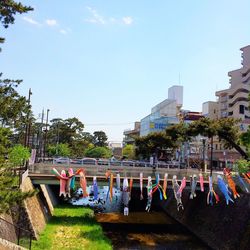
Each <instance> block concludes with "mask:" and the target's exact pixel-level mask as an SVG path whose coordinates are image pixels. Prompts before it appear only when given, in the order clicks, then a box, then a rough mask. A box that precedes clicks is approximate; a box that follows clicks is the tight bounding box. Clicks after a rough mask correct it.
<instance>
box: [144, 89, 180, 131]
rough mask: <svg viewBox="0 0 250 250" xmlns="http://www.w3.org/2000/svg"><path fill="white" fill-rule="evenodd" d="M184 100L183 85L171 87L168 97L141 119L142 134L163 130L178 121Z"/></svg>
mask: <svg viewBox="0 0 250 250" xmlns="http://www.w3.org/2000/svg"><path fill="white" fill-rule="evenodd" d="M182 100H183V86H177V85H175V86H172V87H171V88H169V89H168V99H165V100H164V101H162V102H160V103H159V104H157V105H156V106H154V107H153V108H152V109H151V114H149V115H148V116H146V117H144V118H143V119H142V120H141V128H140V136H146V135H147V134H149V133H151V132H159V131H163V130H164V129H165V128H166V127H167V126H169V125H172V124H176V123H178V122H179V115H180V109H181V106H182V103H183V101H182Z"/></svg>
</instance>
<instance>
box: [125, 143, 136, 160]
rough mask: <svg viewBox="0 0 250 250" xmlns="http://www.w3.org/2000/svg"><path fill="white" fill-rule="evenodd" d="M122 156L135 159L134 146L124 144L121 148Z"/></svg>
mask: <svg viewBox="0 0 250 250" xmlns="http://www.w3.org/2000/svg"><path fill="white" fill-rule="evenodd" d="M122 156H123V158H126V159H135V146H134V145H126V146H125V147H124V148H123V149H122Z"/></svg>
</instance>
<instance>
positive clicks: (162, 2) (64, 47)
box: [0, 0, 250, 141]
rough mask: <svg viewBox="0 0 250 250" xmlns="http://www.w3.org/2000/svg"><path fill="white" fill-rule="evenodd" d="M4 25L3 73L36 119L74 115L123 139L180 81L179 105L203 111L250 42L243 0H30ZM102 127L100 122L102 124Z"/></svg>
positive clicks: (247, 4)
mask: <svg viewBox="0 0 250 250" xmlns="http://www.w3.org/2000/svg"><path fill="white" fill-rule="evenodd" d="M22 3H25V4H27V5H31V6H33V7H34V8H35V10H34V11H33V12H30V13H28V14H25V15H18V16H17V18H16V22H15V24H14V25H11V26H10V27H9V28H8V29H6V30H3V28H1V33H0V34H1V36H4V37H5V38H6V43H5V44H4V45H3V46H2V49H3V51H2V53H1V54H0V72H3V73H4V77H6V78H7V77H8V78H13V79H23V80H24V82H23V83H22V85H21V86H20V91H21V93H22V94H24V95H27V93H28V89H29V88H31V89H32V92H33V95H32V105H33V110H34V113H35V116H36V117H38V114H39V113H41V110H42V109H43V107H44V108H45V109H47V108H49V109H50V110H51V111H50V118H51V119H52V118H56V117H61V118H64V119H66V118H69V117H74V116H75V117H77V118H79V119H80V120H81V121H82V122H83V123H84V124H85V131H88V132H91V133H92V132H94V131H97V130H103V131H105V132H106V133H107V135H108V137H109V140H110V141H122V138H123V130H124V129H128V128H133V122H134V121H138V120H140V119H142V118H143V117H145V116H146V115H148V114H149V113H150V110H151V107H153V106H154V105H156V104H157V103H159V102H161V101H162V100H164V99H166V98H167V92H168V88H169V87H171V86H172V85H176V84H179V75H180V83H181V85H183V86H184V106H183V108H184V109H189V110H193V111H201V109H202V103H203V102H205V101H208V100H215V95H214V93H215V91H216V90H220V89H225V88H228V87H229V83H228V76H227V72H228V71H230V70H233V69H237V68H239V67H240V66H241V64H240V63H241V53H240V50H239V49H240V48H241V47H244V46H246V45H248V44H250V29H249V23H250V15H249V9H250V1H248V0H238V1H233V0H220V1H218V0H217V1H215V0H203V1H198V0H196V1H195V0H191V1H186V0H182V1H181V0H179V1H168V0H155V1H149V0H137V1H134V0H126V1H125V0H120V1H118V0H106V1H103V0H102V1H101V0H99V1H97V0H92V1H87V0H86V1H85V0H74V1H66V0H53V1H51V0H43V1H41V0H34V1H28V0H26V1H24V0H23V1H22ZM102 124H104V125H102Z"/></svg>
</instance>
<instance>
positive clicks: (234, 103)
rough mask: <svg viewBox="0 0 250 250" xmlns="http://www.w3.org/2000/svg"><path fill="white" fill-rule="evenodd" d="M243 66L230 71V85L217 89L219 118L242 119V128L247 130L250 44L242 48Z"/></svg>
mask: <svg viewBox="0 0 250 250" xmlns="http://www.w3.org/2000/svg"><path fill="white" fill-rule="evenodd" d="M241 51H242V59H243V60H242V62H241V63H242V67H241V68H240V69H236V70H232V71H230V72H228V76H229V77H230V80H229V83H230V87H229V88H228V89H224V90H220V91H217V92H216V93H215V94H216V96H217V97H218V118H223V117H233V118H236V119H241V120H242V122H241V129H242V130H243V131H245V130H246V129H247V127H248V124H249V123H250V111H249V109H248V106H249V100H248V94H249V91H250V45H248V46H246V47H243V48H241Z"/></svg>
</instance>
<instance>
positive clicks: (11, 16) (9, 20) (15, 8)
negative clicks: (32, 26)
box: [0, 0, 33, 43]
mask: <svg viewBox="0 0 250 250" xmlns="http://www.w3.org/2000/svg"><path fill="white" fill-rule="evenodd" d="M31 10H33V8H32V7H30V6H25V5H23V4H21V3H20V2H19V3H17V2H15V1H13V0H1V1H0V22H1V23H2V25H3V27H4V28H8V27H9V25H10V24H14V22H15V15H16V14H17V13H19V14H22V13H26V12H28V11H31ZM0 42H2V43H3V42H4V38H2V37H0Z"/></svg>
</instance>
